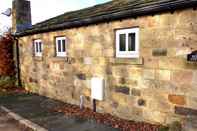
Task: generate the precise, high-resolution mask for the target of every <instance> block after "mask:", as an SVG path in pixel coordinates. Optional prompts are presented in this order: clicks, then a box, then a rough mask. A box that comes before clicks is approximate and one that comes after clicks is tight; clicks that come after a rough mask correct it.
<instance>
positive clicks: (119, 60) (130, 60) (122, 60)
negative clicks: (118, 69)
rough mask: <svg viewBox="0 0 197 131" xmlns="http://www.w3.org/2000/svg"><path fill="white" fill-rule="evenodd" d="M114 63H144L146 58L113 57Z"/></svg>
mask: <svg viewBox="0 0 197 131" xmlns="http://www.w3.org/2000/svg"><path fill="white" fill-rule="evenodd" d="M110 63H112V64H124V65H143V64H144V58H142V57H140V58H112V59H110Z"/></svg>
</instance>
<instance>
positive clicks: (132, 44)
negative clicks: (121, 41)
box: [128, 33, 135, 51]
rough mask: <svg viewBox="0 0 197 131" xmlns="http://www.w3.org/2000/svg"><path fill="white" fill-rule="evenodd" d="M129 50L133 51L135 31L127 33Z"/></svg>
mask: <svg viewBox="0 0 197 131" xmlns="http://www.w3.org/2000/svg"><path fill="white" fill-rule="evenodd" d="M128 46H129V51H135V33H129V43H128Z"/></svg>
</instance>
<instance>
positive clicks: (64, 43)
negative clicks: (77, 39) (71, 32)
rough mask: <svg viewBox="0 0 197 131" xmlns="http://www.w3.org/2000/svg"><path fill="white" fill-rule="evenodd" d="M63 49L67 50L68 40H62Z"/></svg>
mask: <svg viewBox="0 0 197 131" xmlns="http://www.w3.org/2000/svg"><path fill="white" fill-rule="evenodd" d="M62 51H63V52H66V41H65V40H62Z"/></svg>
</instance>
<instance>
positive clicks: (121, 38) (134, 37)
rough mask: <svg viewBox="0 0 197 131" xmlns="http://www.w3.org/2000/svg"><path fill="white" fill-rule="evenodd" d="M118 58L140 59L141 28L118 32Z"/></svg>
mask: <svg viewBox="0 0 197 131" xmlns="http://www.w3.org/2000/svg"><path fill="white" fill-rule="evenodd" d="M116 57H118V58H138V57H139V28H131V29H121V30H117V31H116Z"/></svg>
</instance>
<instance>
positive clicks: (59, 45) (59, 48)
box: [57, 40, 61, 52]
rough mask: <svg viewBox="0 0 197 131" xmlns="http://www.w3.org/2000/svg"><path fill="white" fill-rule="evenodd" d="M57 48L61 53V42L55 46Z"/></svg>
mask: <svg viewBox="0 0 197 131" xmlns="http://www.w3.org/2000/svg"><path fill="white" fill-rule="evenodd" d="M57 46H58V47H57V48H58V52H61V40H58V45H57Z"/></svg>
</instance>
